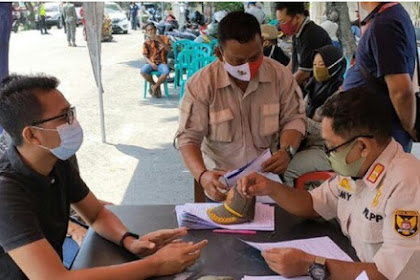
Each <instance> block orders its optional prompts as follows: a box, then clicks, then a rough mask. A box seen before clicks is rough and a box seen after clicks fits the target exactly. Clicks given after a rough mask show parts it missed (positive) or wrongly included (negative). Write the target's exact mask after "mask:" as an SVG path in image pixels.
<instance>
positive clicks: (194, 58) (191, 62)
mask: <svg viewBox="0 0 420 280" xmlns="http://www.w3.org/2000/svg"><path fill="white" fill-rule="evenodd" d="M204 57H209V56H208V55H207V53H205V52H203V51H200V50H184V51H182V52H180V53H179V54H178V63H177V64H175V72H177V73H178V78H179V82H180V86H181V90H180V92H179V100H181V99H182V97H183V96H184V90H185V83H186V82H187V80H188V79H189V78H190V77H191V76H192V75H194V73H195V72H197V71H198V70H199V68H198V66H199V65H200V60H201V59H202V58H204Z"/></svg>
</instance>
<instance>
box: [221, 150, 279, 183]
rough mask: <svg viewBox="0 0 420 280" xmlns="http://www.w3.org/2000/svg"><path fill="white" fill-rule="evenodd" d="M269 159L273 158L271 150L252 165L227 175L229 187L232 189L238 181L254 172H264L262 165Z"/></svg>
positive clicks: (251, 163)
mask: <svg viewBox="0 0 420 280" xmlns="http://www.w3.org/2000/svg"><path fill="white" fill-rule="evenodd" d="M269 158H271V151H270V149H267V150H265V151H264V152H263V153H262V154H261V155H259V156H258V157H256V158H255V159H254V160H252V161H251V162H250V163H248V164H246V165H244V166H242V167H240V168H238V169H235V170H233V171H230V172H228V173H226V174H225V175H224V177H225V180H226V184H227V186H228V187H229V188H232V187H233V186H235V184H236V181H238V180H239V179H240V178H242V177H244V176H247V175H249V174H251V173H252V172H261V171H262V170H263V167H262V164H263V163H264V162H265V161H266V160H268V159H269Z"/></svg>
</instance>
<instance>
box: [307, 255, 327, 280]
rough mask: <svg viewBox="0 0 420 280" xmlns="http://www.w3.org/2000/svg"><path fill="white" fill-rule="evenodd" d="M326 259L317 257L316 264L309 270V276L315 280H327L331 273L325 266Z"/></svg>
mask: <svg viewBox="0 0 420 280" xmlns="http://www.w3.org/2000/svg"><path fill="white" fill-rule="evenodd" d="M325 261H326V259H325V258H323V257H316V258H315V262H314V263H313V264H311V266H310V267H309V269H308V274H309V276H311V279H313V280H327V279H328V276H329V273H328V270H327V266H326V265H325Z"/></svg>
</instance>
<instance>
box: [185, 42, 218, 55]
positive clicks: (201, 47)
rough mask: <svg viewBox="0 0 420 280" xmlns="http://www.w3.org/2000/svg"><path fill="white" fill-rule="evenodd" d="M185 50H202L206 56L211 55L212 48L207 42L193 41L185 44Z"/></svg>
mask: <svg viewBox="0 0 420 280" xmlns="http://www.w3.org/2000/svg"><path fill="white" fill-rule="evenodd" d="M184 50H186V51H189V50H192V51H204V52H205V53H206V54H207V55H208V56H211V55H213V48H212V47H211V46H210V45H209V44H205V43H195V42H193V43H192V44H189V45H187V46H185V49H184Z"/></svg>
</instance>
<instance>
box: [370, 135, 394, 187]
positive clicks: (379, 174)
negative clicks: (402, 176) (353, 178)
mask: <svg viewBox="0 0 420 280" xmlns="http://www.w3.org/2000/svg"><path fill="white" fill-rule="evenodd" d="M401 149H402V148H401V146H399V145H398V143H397V142H396V141H395V140H394V139H392V140H391V142H390V143H389V144H388V146H387V147H386V148H385V150H383V151H382V153H381V154H380V155H379V157H378V158H377V159H376V160H375V162H374V163H373V164H372V165H371V166H370V167H369V169H368V171H367V172H366V174H365V176H364V177H363V181H364V183H365V184H366V185H367V186H368V188H369V189H370V190H374V189H376V187H377V186H378V185H379V184H380V182H381V181H382V179H383V178H384V176H385V174H386V172H387V169H388V167H389V165H390V164H391V161H392V160H393V159H394V158H395V156H396V154H397V153H398V152H399V151H400V150H401Z"/></svg>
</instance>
